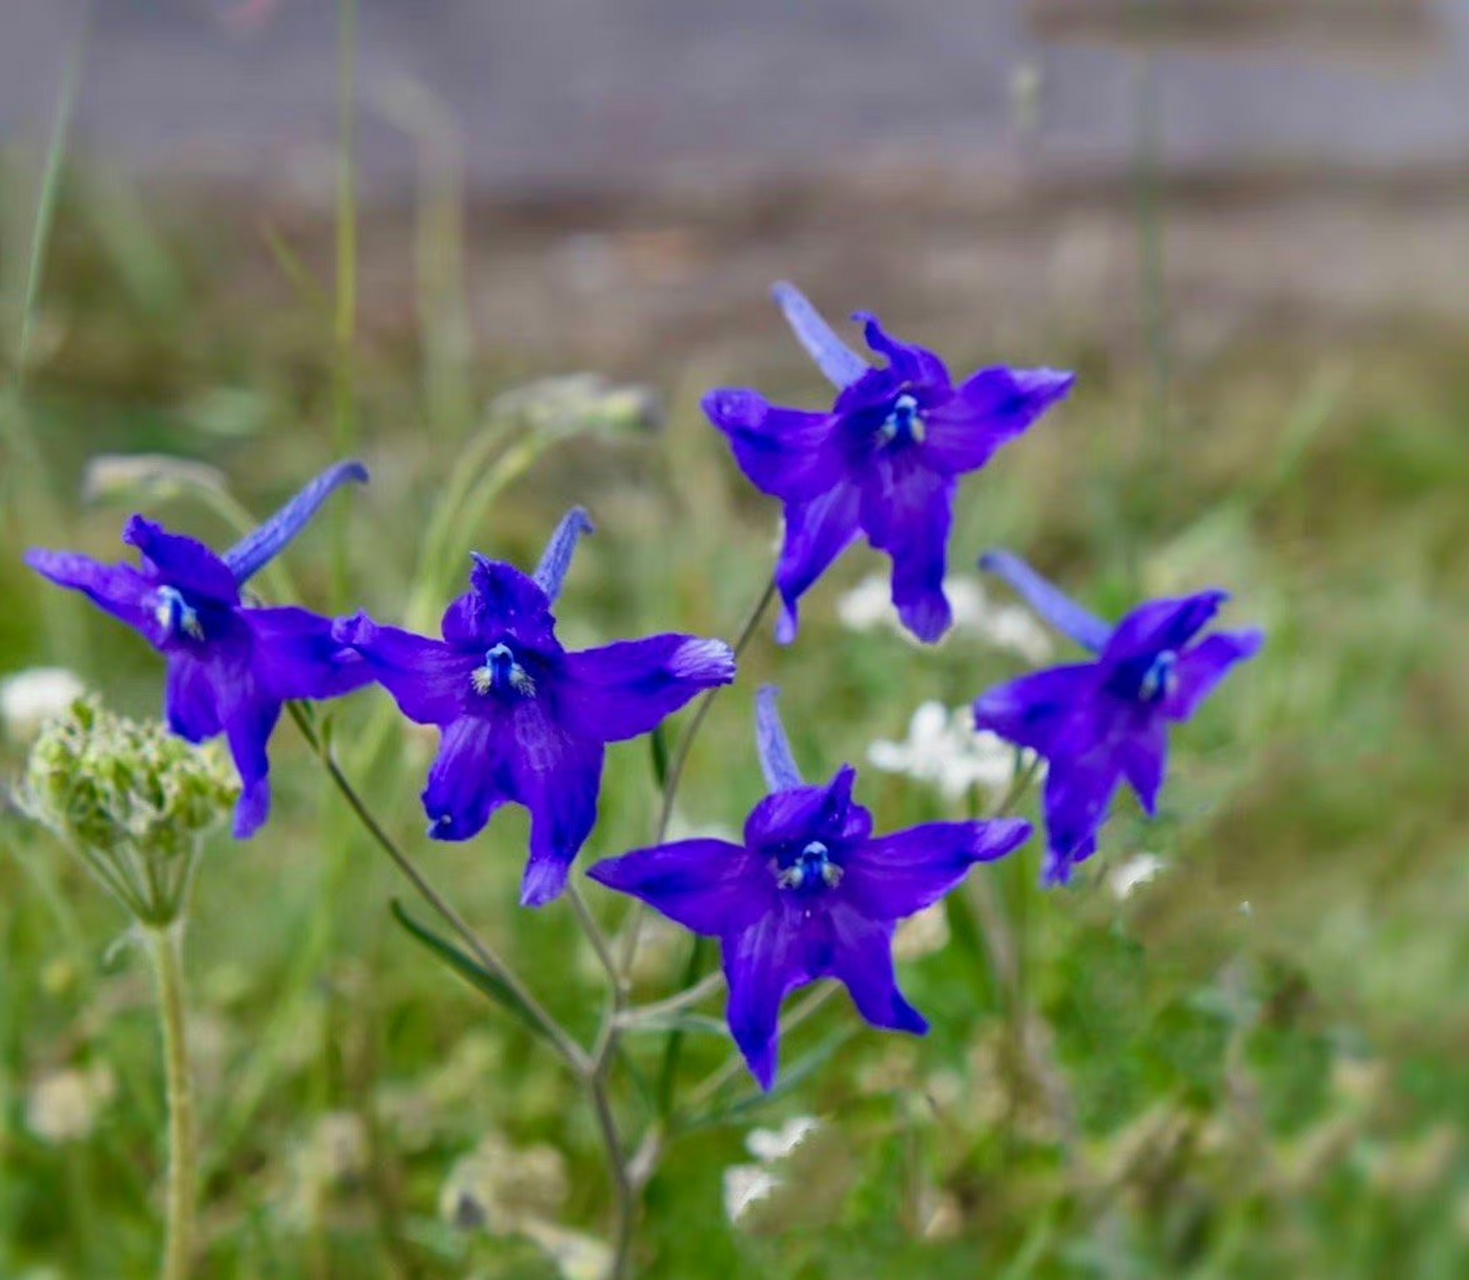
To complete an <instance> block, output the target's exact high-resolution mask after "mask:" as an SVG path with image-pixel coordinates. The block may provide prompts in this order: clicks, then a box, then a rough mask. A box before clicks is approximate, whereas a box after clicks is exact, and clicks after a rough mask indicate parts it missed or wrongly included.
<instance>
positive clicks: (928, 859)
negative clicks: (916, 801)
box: [838, 818, 1031, 920]
mask: <svg viewBox="0 0 1469 1280" xmlns="http://www.w3.org/2000/svg"><path fill="white" fill-rule="evenodd" d="M1030 834H1031V826H1030V823H1028V822H1022V821H1020V820H1019V819H1018V818H1006V819H998V820H994V821H989V822H930V823H926V824H924V825H923V826H918V827H910V828H909V829H908V830H907V831H895V832H893V834H892V835H887V836H878V837H877V838H876V839H875V840H869V841H868V842H867V843H866V844H863V845H861V846H860V847H858V848H857V849H855V850H853V852H852V853H851V854H850V855H849V856H848V858H847V860H846V863H845V865H844V868H843V870H844V872H845V874H844V875H843V876H842V880H841V884H840V886H839V889H838V891H839V893H840V896H841V898H842V900H843V901H845V902H848V903H850V904H851V906H852V907H854V908H855V909H856V910H858V911H860V912H861V913H862V914H863V915H865V916H867V917H869V918H871V919H873V920H901V919H903V918H904V917H906V916H911V915H916V914H917V913H918V912H920V911H922V910H923V909H924V908H925V907H931V906H932V905H933V904H934V903H935V902H937V901H938V900H939V899H940V898H942V897H943V896H944V895H945V894H946V893H948V892H949V890H950V889H952V888H953V887H954V886H955V885H957V884H958V883H959V882H960V881H961V880H963V879H964V877H965V875H966V874H967V873H968V871H969V868H970V867H972V866H973V865H974V864H975V863H976V862H993V861H994V860H996V859H998V858H1003V857H1004V856H1005V855H1006V854H1007V853H1010V852H1011V851H1012V850H1014V849H1017V848H1019V847H1020V846H1021V845H1022V844H1024V843H1025V842H1026V841H1027V840H1029V839H1030Z"/></svg>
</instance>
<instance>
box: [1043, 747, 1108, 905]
mask: <svg viewBox="0 0 1469 1280" xmlns="http://www.w3.org/2000/svg"><path fill="white" fill-rule="evenodd" d="M1121 780H1122V768H1121V765H1120V763H1119V762H1118V760H1117V759H1116V757H1115V756H1114V754H1113V753H1112V752H1110V751H1106V750H1096V751H1093V752H1091V753H1090V754H1089V755H1085V756H1071V755H1067V756H1062V757H1060V758H1057V759H1055V760H1053V761H1052V762H1051V767H1050V770H1049V772H1048V773H1047V774H1046V790H1045V814H1046V836H1047V843H1048V845H1049V846H1050V853H1051V859H1050V865H1049V867H1048V869H1047V873H1046V878H1047V882H1048V883H1052V884H1065V883H1066V881H1067V880H1068V879H1069V878H1070V875H1071V866H1072V864H1073V863H1076V862H1081V861H1082V860H1083V859H1085V858H1086V857H1088V856H1090V854H1091V852H1092V851H1094V850H1095V849H1096V834H1097V829H1098V828H1099V827H1100V826H1101V825H1102V823H1103V822H1104V821H1105V820H1106V817H1107V808H1108V806H1109V805H1110V804H1111V802H1112V795H1113V793H1114V792H1115V791H1116V790H1117V786H1118V784H1119V783H1120V782H1121Z"/></svg>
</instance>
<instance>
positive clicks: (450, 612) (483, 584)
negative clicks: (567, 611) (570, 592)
mask: <svg viewBox="0 0 1469 1280" xmlns="http://www.w3.org/2000/svg"><path fill="white" fill-rule="evenodd" d="M555 631H556V622H555V619H554V618H552V617H551V601H550V599H549V597H548V596H547V595H546V593H545V591H543V590H542V589H541V587H540V586H539V584H537V583H536V582H535V581H533V580H532V579H530V578H528V577H526V576H525V574H523V573H521V571H520V570H519V569H517V568H516V567H515V566H514V565H513V564H506V563H504V562H503V561H499V560H487V559H486V558H485V557H484V556H482V555H478V554H476V555H475V556H474V567H473V568H472V569H471V570H470V572H469V591H468V592H466V593H465V594H464V595H462V596H460V597H459V599H457V600H456V601H454V603H453V604H451V605H450V606H449V608H448V609H447V610H446V611H445V613H444V627H443V635H444V639H445V640H447V641H448V642H449V643H450V644H451V645H456V646H458V645H486V646H488V645H492V644H495V643H496V642H497V641H499V640H501V639H503V638H504V637H505V636H506V635H510V636H513V637H514V638H515V639H516V640H518V641H519V642H520V643H522V644H524V645H528V646H529V647H531V648H533V649H536V650H545V649H552V648H555V647H556V638H555Z"/></svg>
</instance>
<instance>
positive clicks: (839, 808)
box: [745, 765, 872, 852]
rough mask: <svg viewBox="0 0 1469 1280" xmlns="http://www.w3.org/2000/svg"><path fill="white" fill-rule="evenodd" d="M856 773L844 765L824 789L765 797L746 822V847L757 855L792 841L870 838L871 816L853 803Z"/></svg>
mask: <svg viewBox="0 0 1469 1280" xmlns="http://www.w3.org/2000/svg"><path fill="white" fill-rule="evenodd" d="M856 780H857V771H856V770H855V769H853V768H852V766H851V765H843V766H842V768H840V769H839V770H837V773H836V776H835V777H834V778H832V780H831V781H830V782H829V783H827V785H826V786H824V787H796V788H794V789H793V790H790V791H777V792H776V793H775V794H774V795H769V796H766V797H765V799H764V800H762V801H761V802H760V803H759V804H757V805H756V806H755V808H754V809H753V810H752V811H751V813H750V816H749V818H747V819H746V821H745V844H746V845H747V846H748V847H749V848H751V849H753V850H756V851H757V852H758V851H760V850H764V849H769V848H771V847H773V846H775V845H780V844H786V843H788V842H791V841H803V842H804V841H807V840H815V839H824V840H826V841H828V842H838V841H840V842H843V843H850V842H852V841H856V840H865V839H867V837H868V836H870V835H871V834H872V814H871V813H870V812H869V811H868V810H866V809H864V808H863V807H862V806H861V805H860V804H855V803H854V802H853V800H852V786H853V784H854V783H855V782H856Z"/></svg>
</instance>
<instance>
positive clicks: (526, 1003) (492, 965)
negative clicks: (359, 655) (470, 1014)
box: [287, 703, 588, 1075]
mask: <svg viewBox="0 0 1469 1280" xmlns="http://www.w3.org/2000/svg"><path fill="white" fill-rule="evenodd" d="M287 705H288V706H289V707H290V711H291V717H292V719H294V720H295V722H296V727H297V728H298V729H300V730H301V734H302V736H303V737H304V738H305V739H306V741H307V743H308V745H309V746H310V747H311V749H312V751H313V752H315V754H316V757H317V759H318V760H320V761H321V763H322V766H323V767H324V768H325V769H326V772H327V776H328V777H329V778H330V779H331V782H332V785H333V786H334V787H336V789H337V790H338V791H339V792H340V793H341V796H342V798H343V799H344V800H345V801H346V802H347V806H348V808H350V809H351V810H352V813H353V816H354V817H356V819H357V820H358V822H360V823H361V824H362V826H363V828H364V829H365V830H366V831H367V833H368V835H370V836H371V837H372V839H373V841H374V842H375V843H376V844H377V846H378V848H380V849H381V850H382V851H383V852H384V853H385V854H387V855H388V858H389V859H390V860H391V861H392V863H393V865H394V866H395V867H397V869H398V871H399V872H400V873H401V874H402V876H403V878H404V879H406V880H407V881H408V883H409V884H411V885H412V886H413V888H414V890H415V891H416V892H417V893H418V895H419V897H420V898H422V899H423V901H424V902H425V903H427V904H428V906H429V907H430V908H432V910H433V911H434V912H435V913H436V914H437V915H438V916H439V918H440V919H441V920H443V921H444V923H445V924H447V925H448V926H449V928H451V929H452V930H453V931H454V932H455V934H457V935H458V937H459V939H460V941H462V942H463V943H464V944H465V946H467V947H468V948H469V950H470V952H471V953H472V954H473V956H474V958H475V959H476V960H478V961H479V963H480V964H481V965H483V966H484V967H485V969H487V970H488V971H489V972H490V973H491V974H492V975H494V976H495V977H496V978H498V979H499V980H500V981H501V982H503V983H504V984H505V986H506V987H507V988H509V989H510V991H512V992H513V993H514V995H515V997H516V999H517V1000H518V1001H519V1002H520V1004H521V1005H522V1007H523V1008H524V1009H526V1010H527V1012H528V1013H529V1014H530V1015H531V1018H532V1020H533V1021H534V1022H535V1023H536V1025H537V1027H539V1028H540V1030H541V1031H542V1032H544V1033H545V1036H546V1038H547V1039H548V1040H549V1041H550V1042H551V1044H552V1045H553V1046H554V1047H555V1049H556V1051H557V1053H558V1054H559V1055H560V1057H561V1058H562V1060H563V1061H564V1062H565V1063H566V1064H567V1066H568V1067H570V1068H571V1070H572V1071H573V1072H574V1073H575V1074H577V1075H584V1074H585V1073H586V1071H587V1069H588V1059H587V1055H586V1052H585V1050H583V1049H582V1047H581V1046H580V1045H578V1044H577V1043H576V1041H575V1040H574V1039H572V1037H571V1033H570V1032H568V1031H567V1030H566V1028H565V1027H563V1026H562V1025H561V1024H560V1023H559V1022H557V1021H556V1019H555V1018H554V1017H552V1016H551V1014H550V1013H549V1012H547V1010H546V1008H545V1006H543V1005H542V1004H541V1002H540V1001H539V1000H538V999H537V998H536V997H535V995H534V994H532V992H531V990H530V988H529V987H527V986H526V985H525V983H524V982H523V981H522V980H521V978H520V977H519V976H518V975H517V974H516V972H515V970H514V969H512V968H511V967H510V965H509V964H508V963H506V962H505V961H504V960H503V959H501V958H500V956H499V954H498V953H497V952H496V951H495V950H494V948H493V947H491V946H490V944H489V943H488V942H486V941H485V940H484V939H483V938H482V937H481V936H480V935H479V934H478V933H476V932H475V931H474V930H473V929H472V928H470V926H469V924H468V922H467V921H466V920H465V919H464V917H463V916H462V915H460V914H459V912H458V911H456V910H455V909H454V907H453V906H452V905H450V903H449V902H448V900H447V899H446V898H445V897H444V896H443V895H442V894H441V893H439V891H438V890H437V889H435V888H434V887H433V885H432V884H430V883H429V881H428V880H427V879H426V878H425V877H424V875H423V873H422V872H421V871H419V869H418V868H417V867H416V866H415V865H414V863H413V860H412V859H411V858H409V857H408V855H407V854H405V853H404V852H403V850H402V849H400V848H399V847H398V843H397V841H395V840H394V839H393V837H392V836H390V835H389V834H388V832H387V828H385V827H384V826H383V825H382V823H381V822H379V821H378V820H377V817H376V816H375V815H374V814H373V812H372V809H371V808H370V807H369V806H368V804H367V802H366V801H365V800H364V799H363V798H362V796H361V795H360V794H359V793H358V791H357V788H356V787H354V786H353V785H352V782H351V779H349V778H348V777H347V775H346V774H345V773H343V772H342V768H341V766H340V765H339V764H338V763H337V760H336V757H335V756H334V755H333V754H332V751H331V748H330V746H328V745H327V743H326V742H324V741H323V740H322V737H321V735H320V734H318V733H317V732H316V730H315V728H313V726H312V724H311V721H310V720H308V719H307V717H306V715H305V713H304V712H303V711H302V710H301V708H300V707H299V706H297V705H296V704H295V703H289V704H287Z"/></svg>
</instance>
